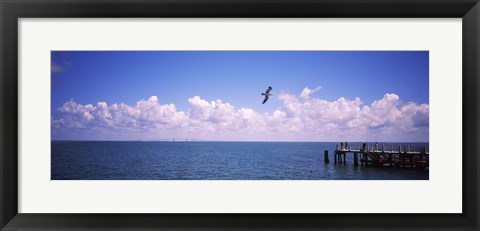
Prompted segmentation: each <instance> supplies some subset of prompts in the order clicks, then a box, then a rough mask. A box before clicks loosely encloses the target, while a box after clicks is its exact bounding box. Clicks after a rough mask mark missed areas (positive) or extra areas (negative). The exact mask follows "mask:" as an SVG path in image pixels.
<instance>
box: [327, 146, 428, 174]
mask: <svg viewBox="0 0 480 231" xmlns="http://www.w3.org/2000/svg"><path fill="white" fill-rule="evenodd" d="M347 154H352V155H353V164H354V166H358V165H359V162H360V163H361V165H362V166H369V165H372V166H375V167H398V168H415V169H420V170H424V169H428V163H429V152H428V148H427V147H421V146H402V145H379V144H374V145H368V144H366V143H364V144H363V145H358V144H355V145H349V144H348V143H347V144H343V143H342V144H341V145H338V144H337V145H336V147H335V151H334V155H333V157H334V158H333V159H334V163H335V164H346V159H347V158H346V156H347ZM325 156H326V160H328V152H326V153H325ZM328 162H329V161H328ZM325 163H327V161H325Z"/></svg>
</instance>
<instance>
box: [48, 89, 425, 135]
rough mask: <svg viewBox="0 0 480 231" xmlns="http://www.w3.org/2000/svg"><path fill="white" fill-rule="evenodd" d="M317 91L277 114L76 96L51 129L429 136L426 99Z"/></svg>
mask: <svg viewBox="0 0 480 231" xmlns="http://www.w3.org/2000/svg"><path fill="white" fill-rule="evenodd" d="M318 90H320V87H317V88H315V89H313V90H310V89H309V88H308V87H306V88H304V89H303V91H302V92H301V94H300V95H299V96H296V95H292V94H287V93H281V94H280V95H278V99H279V100H280V101H282V106H281V107H280V108H277V109H276V110H275V111H273V112H271V113H258V112H256V111H255V110H253V109H251V108H236V107H234V106H233V105H231V104H230V103H226V102H223V101H222V100H220V99H217V100H212V101H207V100H205V99H202V98H201V97H200V96H193V97H191V98H189V99H188V105H189V109H188V110H186V111H185V112H184V111H178V110H177V109H176V106H175V105H174V104H161V103H160V102H159V100H158V98H157V97H156V96H152V97H150V98H148V99H147V100H140V101H138V102H137V103H136V104H135V105H133V106H130V105H126V104H123V103H120V104H112V105H110V106H108V105H107V103H105V102H98V103H97V104H96V105H95V106H94V105H92V104H87V105H81V104H78V103H76V102H75V101H74V100H70V101H68V102H66V103H65V104H64V105H63V106H62V107H60V108H59V109H58V115H57V116H56V117H54V118H52V129H53V133H54V135H55V134H65V132H66V131H69V130H70V129H77V132H83V133H82V134H85V136H92V137H101V135H102V134H109V135H110V137H123V139H149V138H150V139H159V138H165V137H175V136H177V137H191V138H198V139H203V140H272V141H275V140H277V141H287V140H298V141H300V140H310V141H315V140H316V141H338V140H356V141H372V140H375V141H382V140H385V141H389V140H390V141H427V140H428V124H429V123H428V117H429V106H428V105H427V104H416V103H414V102H409V103H403V102H402V101H401V100H400V97H399V96H398V95H396V94H393V93H388V94H385V95H384V96H383V98H382V99H379V100H376V101H374V102H373V103H372V104H370V105H364V104H363V102H362V101H361V99H360V98H355V99H352V100H350V99H346V98H343V97H341V98H339V99H337V100H334V101H327V100H323V99H320V98H315V97H311V94H312V93H314V92H316V91H318ZM62 132H63V133H62ZM125 137H126V138H125ZM128 137H129V138H128ZM107 138H108V137H107ZM112 139H115V138H112Z"/></svg>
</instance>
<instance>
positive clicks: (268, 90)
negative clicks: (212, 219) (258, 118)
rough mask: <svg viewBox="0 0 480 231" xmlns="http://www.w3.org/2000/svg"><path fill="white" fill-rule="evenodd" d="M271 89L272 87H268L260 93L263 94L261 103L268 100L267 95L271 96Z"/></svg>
mask: <svg viewBox="0 0 480 231" xmlns="http://www.w3.org/2000/svg"><path fill="white" fill-rule="evenodd" d="M271 90H272V87H270V86H269V87H268V89H267V91H265V93H262V95H264V96H265V99H264V100H263V103H262V104H264V103H265V102H267V100H268V97H269V96H271V95H272V94H270V91H271Z"/></svg>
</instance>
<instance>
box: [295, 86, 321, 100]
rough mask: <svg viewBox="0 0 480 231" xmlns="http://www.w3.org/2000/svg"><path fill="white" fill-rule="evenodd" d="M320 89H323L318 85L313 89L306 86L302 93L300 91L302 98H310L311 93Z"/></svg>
mask: <svg viewBox="0 0 480 231" xmlns="http://www.w3.org/2000/svg"><path fill="white" fill-rule="evenodd" d="M320 89H322V87H317V88H315V89H313V90H311V89H310V88H308V87H305V88H304V89H303V91H302V93H300V98H308V97H309V96H310V95H311V94H313V93H315V92H317V91H319V90H320Z"/></svg>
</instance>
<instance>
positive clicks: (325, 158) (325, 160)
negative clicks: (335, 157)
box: [323, 150, 330, 164]
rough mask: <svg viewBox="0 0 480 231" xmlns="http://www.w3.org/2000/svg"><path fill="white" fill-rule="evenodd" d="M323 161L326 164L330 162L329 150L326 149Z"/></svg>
mask: <svg viewBox="0 0 480 231" xmlns="http://www.w3.org/2000/svg"><path fill="white" fill-rule="evenodd" d="M323 162H324V163H325V164H328V163H330V160H329V159H328V150H325V153H324V154H323Z"/></svg>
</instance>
